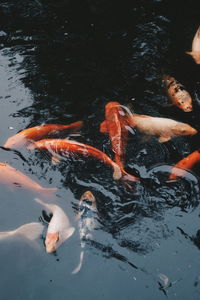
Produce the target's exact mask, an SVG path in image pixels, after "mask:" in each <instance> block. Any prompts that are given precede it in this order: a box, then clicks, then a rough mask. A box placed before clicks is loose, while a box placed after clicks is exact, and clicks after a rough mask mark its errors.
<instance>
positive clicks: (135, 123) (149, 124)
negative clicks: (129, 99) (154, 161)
mask: <svg viewBox="0 0 200 300" xmlns="http://www.w3.org/2000/svg"><path fill="white" fill-rule="evenodd" d="M127 118H128V123H129V126H132V127H135V128H136V129H138V130H139V131H140V132H142V133H144V134H145V135H148V136H152V137H153V136H154V137H157V138H158V140H159V142H160V143H163V142H167V141H169V140H170V139H171V138H173V137H176V136H186V135H194V134H196V133H197V130H196V129H195V128H193V127H191V126H190V125H188V124H186V123H182V122H177V121H175V120H172V119H167V118H159V117H150V116H146V115H138V114H132V115H128V116H127Z"/></svg>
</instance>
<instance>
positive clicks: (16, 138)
mask: <svg viewBox="0 0 200 300" xmlns="http://www.w3.org/2000/svg"><path fill="white" fill-rule="evenodd" d="M82 126H83V122H82V121H78V122H75V123H72V124H69V125H60V124H44V125H40V126H35V127H32V128H27V129H25V130H22V131H20V132H19V133H17V134H15V135H13V136H11V137H10V138H9V139H8V140H7V141H6V143H5V144H4V146H3V147H4V148H15V149H17V148H21V147H25V146H27V145H29V144H30V143H32V142H33V141H38V140H41V139H42V138H44V137H45V138H46V137H48V136H49V135H52V134H57V133H59V132H62V131H65V130H70V131H72V132H75V131H77V130H79V129H80V128H81V127H82Z"/></svg>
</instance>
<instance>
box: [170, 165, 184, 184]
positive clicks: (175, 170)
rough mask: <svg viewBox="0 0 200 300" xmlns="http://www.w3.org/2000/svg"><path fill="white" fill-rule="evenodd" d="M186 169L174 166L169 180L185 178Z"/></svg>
mask: <svg viewBox="0 0 200 300" xmlns="http://www.w3.org/2000/svg"><path fill="white" fill-rule="evenodd" d="M186 172H187V171H186V169H182V168H181V167H178V166H176V165H175V166H174V167H172V169H171V172H170V175H169V180H170V181H171V180H177V179H178V178H179V177H182V176H184V174H185V173H186Z"/></svg>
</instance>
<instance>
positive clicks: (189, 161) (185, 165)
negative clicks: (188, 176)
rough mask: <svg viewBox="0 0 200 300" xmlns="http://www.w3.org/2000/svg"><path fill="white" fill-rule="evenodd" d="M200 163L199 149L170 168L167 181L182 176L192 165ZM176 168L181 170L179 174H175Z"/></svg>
mask: <svg viewBox="0 0 200 300" xmlns="http://www.w3.org/2000/svg"><path fill="white" fill-rule="evenodd" d="M199 162H200V149H199V150H196V151H194V152H192V153H191V154H189V155H188V156H186V157H185V158H183V159H181V160H180V161H179V162H178V163H177V164H175V165H174V166H173V167H172V170H171V173H170V176H169V179H170V180H175V179H177V177H179V176H184V174H185V173H186V170H190V169H191V168H192V167H193V166H194V165H196V164H197V163H199ZM176 168H180V169H182V170H181V172H178V173H177V172H176Z"/></svg>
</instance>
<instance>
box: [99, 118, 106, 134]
mask: <svg viewBox="0 0 200 300" xmlns="http://www.w3.org/2000/svg"><path fill="white" fill-rule="evenodd" d="M100 132H102V133H106V132H108V127H107V121H106V120H104V121H103V122H102V123H101V125H100Z"/></svg>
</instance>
